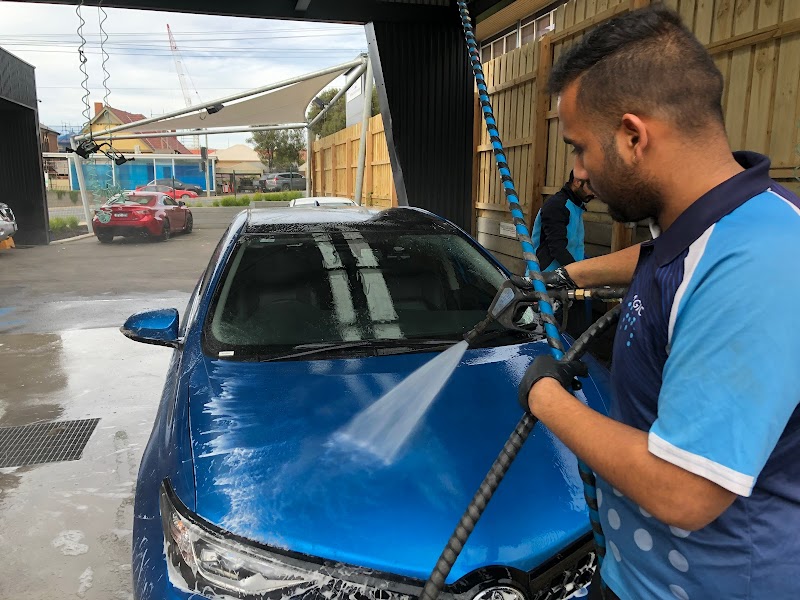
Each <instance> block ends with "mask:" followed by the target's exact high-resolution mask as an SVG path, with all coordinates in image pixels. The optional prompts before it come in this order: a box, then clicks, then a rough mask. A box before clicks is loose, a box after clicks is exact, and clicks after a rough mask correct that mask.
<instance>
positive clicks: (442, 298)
mask: <svg viewBox="0 0 800 600" xmlns="http://www.w3.org/2000/svg"><path fill="white" fill-rule="evenodd" d="M505 278H506V277H505V275H504V273H503V272H502V271H501V270H500V269H498V268H497V267H496V266H495V265H494V264H492V262H490V261H489V260H488V259H487V258H486V257H485V256H484V255H483V254H482V253H481V252H480V251H479V250H478V249H477V248H476V247H475V246H474V245H473V244H472V243H470V242H469V241H468V240H466V239H464V238H463V237H461V236H459V235H457V234H454V233H441V232H431V233H429V234H428V233H420V232H419V231H413V232H410V231H397V230H390V231H387V230H386V229H385V228H369V227H361V226H358V225H356V226H354V228H353V229H352V230H336V231H330V230H328V231H326V232H323V233H302V234H286V233H275V234H267V235H264V234H261V235H250V236H245V237H243V238H242V240H240V242H239V244H238V247H237V248H236V250H235V251H234V253H233V254H232V257H231V259H230V261H229V263H228V265H227V266H226V269H225V272H224V275H223V277H222V278H221V280H220V282H219V284H218V286H217V289H216V291H215V293H214V297H213V300H212V304H211V308H210V310H209V313H208V317H207V319H206V323H205V326H204V334H205V335H204V339H205V347H206V351H207V352H208V353H209V354H211V355H213V356H217V355H219V353H220V352H223V353H224V354H223V355H227V356H231V355H233V354H235V356H237V357H241V356H247V355H250V356H254V355H258V356H275V355H276V354H280V353H281V352H286V351H287V350H290V349H297V348H298V347H299V348H304V347H305V348H308V347H314V345H324V344H342V343H343V342H344V343H347V342H359V341H365V342H368V343H370V342H376V343H385V342H392V341H394V342H398V345H400V346H402V345H403V344H402V343H400V342H403V341H406V342H410V341H413V340H417V341H422V340H439V341H445V342H446V341H457V340H459V339H461V337H462V336H463V334H464V333H466V332H467V331H469V330H470V329H471V328H472V327H473V326H474V325H475V324H476V323H478V322H479V321H481V320H482V319H484V318H485V317H486V311H487V309H488V308H489V304H490V303H491V301H492V299H493V298H494V296H495V293H496V291H497V289H498V287H499V286H500V285H501V284H502V282H503V281H504V280H505Z"/></svg>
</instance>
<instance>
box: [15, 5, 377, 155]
mask: <svg viewBox="0 0 800 600" xmlns="http://www.w3.org/2000/svg"><path fill="white" fill-rule="evenodd" d="M105 10H106V14H107V19H106V20H105V21H104V24H103V29H104V30H105V32H106V34H107V35H108V39H107V40H105V38H102V37H101V35H100V28H99V20H100V18H101V15H100V14H99V12H98V9H97V8H96V7H92V6H84V7H82V9H81V14H82V16H83V19H84V21H85V25H84V27H83V33H84V37H85V38H86V47H85V56H86V58H87V63H86V67H87V71H88V75H89V81H88V87H89V91H90V97H89V107H90V111H91V114H92V116H93V115H94V102H102V101H103V98H104V95H105V90H104V88H103V69H102V59H103V56H102V53H101V47H100V40H101V39H103V40H104V42H103V46H104V48H105V50H106V52H107V53H108V55H109V58H108V61H107V67H106V68H107V71H108V72H109V74H110V79H109V80H108V88H109V91H110V95H109V98H108V104H109V105H111V106H113V107H115V108H120V109H123V110H126V111H128V112H133V113H141V114H144V115H145V116H148V117H149V116H151V115H158V114H163V113H165V112H168V111H172V110H177V109H180V108H183V107H184V106H185V100H184V97H183V93H182V92H181V87H180V83H179V80H178V75H177V71H176V67H175V62H174V60H173V55H172V53H171V52H170V46H169V40H168V38H167V24H169V26H170V28H171V29H172V34H173V36H174V37H175V40H176V43H177V45H178V49H179V50H180V54H181V57H182V61H183V66H184V70H185V71H186V73H187V75H188V77H187V79H188V84H189V88H190V95H191V98H192V102H193V103H194V104H197V103H199V102H200V101H201V100H202V101H204V102H207V101H209V100H213V99H214V98H219V97H223V96H227V95H230V94H233V93H235V92H239V91H244V90H247V89H251V88H255V87H259V86H263V85H267V84H269V83H274V82H277V81H281V80H284V79H288V78H289V77H294V76H297V75H301V74H304V73H308V72H311V71H315V70H318V69H322V68H325V67H329V66H334V65H337V64H340V63H344V62H348V61H350V60H352V59H354V58H356V57H357V56H358V54H359V53H361V52H365V51H366V48H367V43H366V38H365V36H364V28H363V27H362V26H357V25H338V24H330V23H304V22H298V21H278V20H270V19H246V18H239V17H219V16H208V15H189V14H183V13H168V12H160V11H159V12H155V11H140V10H123V9H113V8H109V9H105ZM79 24H80V20H79V18H78V16H77V15H76V9H75V6H63V5H50V4H33V3H20V2H4V1H0V47H2V48H4V49H5V50H7V51H8V52H11V53H12V54H14V55H16V56H17V57H19V58H21V59H22V60H24V61H26V62H28V63H30V64H32V65H33V66H34V67H36V87H37V93H38V97H39V100H40V103H39V120H40V122H41V123H42V124H44V125H47V126H48V127H52V128H53V129H55V130H57V131H60V132H63V131H65V126H66V127H68V128H70V127H71V128H74V129H76V130H77V129H80V128H81V127H82V126H83V124H84V123H85V122H86V119H85V118H84V116H83V114H82V113H83V111H84V104H83V95H84V92H83V89H82V88H81V82H82V81H83V75H82V73H81V71H80V59H79V53H78V48H79V46H80V42H81V38H80V37H79V35H78V33H77V30H78V26H79ZM341 79H342V78H340V80H337V81H334V82H333V84H332V85H337V84H338V85H339V86H341V84H342V81H341ZM195 90H196V91H195ZM247 137H248V135H247V134H230V135H219V136H212V137H211V138H209V146H210V147H212V148H227V147H229V146H231V145H233V144H238V143H243V142H244V141H245V140H246V139H247Z"/></svg>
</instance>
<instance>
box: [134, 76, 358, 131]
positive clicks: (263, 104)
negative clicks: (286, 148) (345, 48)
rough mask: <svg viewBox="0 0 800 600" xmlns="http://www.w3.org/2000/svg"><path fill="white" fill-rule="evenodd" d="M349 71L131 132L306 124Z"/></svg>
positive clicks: (140, 127)
mask: <svg viewBox="0 0 800 600" xmlns="http://www.w3.org/2000/svg"><path fill="white" fill-rule="evenodd" d="M346 70H347V69H342V70H341V71H337V72H334V73H328V74H327V75H320V76H318V77H313V78H311V79H307V80H305V81H298V82H297V83H292V84H290V85H287V86H285V87H282V88H280V89H277V90H273V91H270V92H266V93H264V94H261V95H259V96H254V97H252V98H247V99H246V100H241V101H239V102H232V103H229V104H225V105H224V108H223V109H222V110H220V111H219V112H217V113H214V114H207V113H206V111H205V110H201V111H199V112H196V113H192V114H188V115H184V116H181V117H173V118H172V119H165V120H163V121H157V122H155V123H150V124H147V125H140V126H139V127H135V128H132V129H131V131H164V130H170V131H176V130H181V129H209V128H212V127H248V126H252V125H279V124H283V123H302V122H305V120H306V108H307V107H308V105H309V104H310V103H311V100H312V99H314V97H315V96H316V95H317V94H319V92H320V91H321V90H322V89H323V88H324V87H325V86H326V85H328V84H329V83H331V82H332V81H333V80H334V79H336V78H337V77H339V76H340V75H342V74H343V73H345V71H346Z"/></svg>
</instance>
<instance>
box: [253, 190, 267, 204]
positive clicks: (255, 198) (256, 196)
mask: <svg viewBox="0 0 800 600" xmlns="http://www.w3.org/2000/svg"><path fill="white" fill-rule="evenodd" d="M262 200H264V194H262V193H261V192H256V193H255V194H253V202H261V201H262Z"/></svg>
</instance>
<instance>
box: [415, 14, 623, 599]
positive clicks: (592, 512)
mask: <svg viewBox="0 0 800 600" xmlns="http://www.w3.org/2000/svg"><path fill="white" fill-rule="evenodd" d="M457 4H458V9H459V13H460V15H461V24H462V26H463V29H464V37H465V39H466V43H467V50H468V52H469V58H470V64H471V67H472V72H473V75H474V76H475V83H476V85H477V88H478V95H479V100H480V107H481V112H482V113H483V117H484V120H485V121H486V128H487V130H488V132H489V139H490V141H491V144H492V149H493V150H494V156H495V160H496V161H497V168H498V170H499V171H500V179H501V181H502V182H503V190H504V192H505V194H506V199H507V200H508V207H509V210H510V211H511V216H512V219H513V221H514V226H515V228H516V231H517V238H518V239H519V242H520V244H521V245H522V256H523V259H524V260H525V275H526V278H527V279H528V280H529V281H530V283H529V284H528V283H523V282H521V281H520V280H519V279H518V278H515V279H514V280H513V281H510V282H507V283H506V284H505V285H503V286H501V288H500V290H498V293H497V295H496V296H495V298H494V300H493V301H492V305H491V307H490V309H489V315H488V316H487V318H486V319H485V320H484V321H482V322H481V323H480V324H478V325H477V326H476V328H475V329H477V330H478V331H475V330H473V331H472V332H470V333H468V334H467V336H466V339H467V340H468V341H469V340H470V339H472V340H473V341H474V340H475V339H477V337H478V335H479V334H480V332H481V331H483V330H485V329H486V328H487V326H488V325H489V324H490V323H491V322H495V321H496V322H498V323H499V324H501V325H504V324H505V323H508V322H510V324H511V326H512V327H513V317H514V314H515V313H516V310H515V308H514V307H515V306H519V305H520V304H521V303H522V301H523V298H525V297H527V298H533V299H535V300H536V305H537V307H538V309H539V312H540V314H541V315H542V320H543V321H544V331H545V337H546V338H547V343H548V344H549V346H550V352H551V354H552V355H553V357H554V358H555V359H556V360H562V359H563V360H568V361H569V360H575V359H577V358H579V357H580V356H581V355H582V354H583V353H584V352H585V350H586V347H587V344H588V342H589V341H590V340H591V339H592V338H594V337H595V336H597V335H599V334H600V333H602V332H603V331H605V330H607V329H608V328H609V327H611V325H613V324H614V323H615V322H616V321H617V320H618V319H619V311H620V307H619V305H618V306H616V307H615V308H614V309H612V310H611V311H609V312H608V313H606V315H604V316H603V317H601V318H600V319H599V320H598V321H597V322H596V323H595V324H594V325H592V326H591V327H590V328H589V329H587V330H586V332H585V333H584V334H583V335H582V336H581V337H580V338H578V340H577V341H576V342H575V344H573V346H572V347H571V348H570V349H569V351H568V352H567V353H566V354H565V353H564V347H563V344H562V343H561V336H560V334H559V331H558V327H557V325H556V320H555V316H554V314H553V307H552V305H551V304H550V297H549V296H548V294H547V288H546V286H545V284H544V282H543V281H542V274H541V270H540V268H539V263H538V262H537V260H536V252H535V250H534V248H533V244H532V243H531V238H530V233H529V231H528V227H527V225H526V224H525V216H524V213H523V212H522V207H521V206H520V204H519V196H518V195H517V191H516V189H515V186H514V180H513V179H512V177H511V172H510V171H509V168H508V161H507V159H506V155H505V152H504V150H503V144H502V141H501V140H500V133H499V132H498V131H497V122H496V121H495V118H494V113H493V111H492V105H491V102H490V100H489V94H488V91H487V88H486V80H485V78H484V75H483V68H482V67H481V61H480V56H479V54H478V44H477V42H476V41H475V34H474V33H473V31H472V24H471V23H470V17H469V10H468V8H467V4H466V2H464V1H463V0H459V2H458V3H457ZM538 85H543V82H539V83H538ZM525 288H528V289H525ZM535 424H536V419H535V418H534V417H533V416H532V415H530V414H528V413H525V414H524V415H523V416H522V419H520V421H519V423H518V424H517V426H516V428H515V429H514V431H513V433H512V434H511V436H510V437H509V439H508V441H506V443H505V445H504V446H503V450H502V451H501V452H500V454H499V455H498V457H497V458H496V459H495V461H494V463H493V464H492V467H491V468H490V469H489V472H488V473H487V474H486V477H485V478H484V480H483V482H482V483H481V485H480V487H479V488H478V491H477V492H476V493H475V495H474V496H473V498H472V501H471V502H470V504H469V506H468V507H467V509H466V511H464V514H463V515H462V516H461V519H460V521H459V523H458V525H457V526H456V529H455V531H454V532H453V534H452V535H451V536H450V540H449V541H448V542H447V545H446V546H445V548H444V551H443V552H442V554H441V556H440V557H439V559H438V560H437V561H436V565H435V566H434V568H433V571H432V572H431V575H430V577H429V578H428V581H427V582H426V583H425V587H424V588H423V590H422V594H420V600H436V598H437V597H438V596H439V593H440V592H441V591H442V588H444V585H445V582H446V580H447V576H448V575H449V574H450V570H451V569H452V568H453V565H454V564H455V562H456V560H457V559H458V555H459V554H460V553H461V550H462V549H463V548H464V544H465V543H466V541H467V539H468V538H469V536H470V534H471V533H472V531H473V530H474V529H475V525H476V524H477V522H478V520H479V519H480V517H481V515H482V514H483V511H484V510H485V509H486V506H487V504H488V503H489V500H491V498H492V495H493V494H494V492H495V490H497V487H498V486H499V485H500V482H501V481H502V480H503V477H504V476H505V474H506V473H507V472H508V468H509V467H510V466H511V463H512V462H513V461H514V459H515V458H516V456H517V453H518V452H519V450H520V448H522V445H523V444H524V443H525V440H526V439H527V438H528V435H529V434H530V432H531V430H532V429H533V427H534V425H535ZM578 467H579V471H580V476H581V480H582V481H583V483H584V496H585V497H586V503H587V505H588V507H589V517H590V521H591V524H592V530H593V533H594V538H595V543H596V545H597V558H598V562H599V563H601V564H602V560H603V558H604V556H605V538H604V537H603V533H602V528H601V526H600V519H599V514H598V512H597V491H596V489H595V482H594V474H593V473H592V472H591V470H589V469H588V468H587V467H586V465H584V464H583V463H582V462H580V461H579V465H578Z"/></svg>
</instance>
